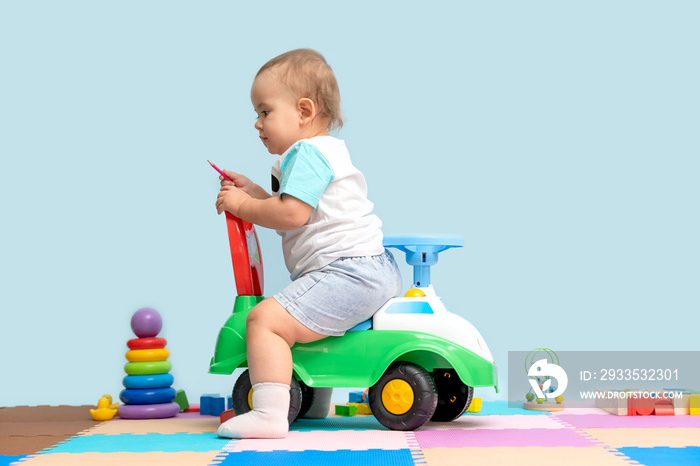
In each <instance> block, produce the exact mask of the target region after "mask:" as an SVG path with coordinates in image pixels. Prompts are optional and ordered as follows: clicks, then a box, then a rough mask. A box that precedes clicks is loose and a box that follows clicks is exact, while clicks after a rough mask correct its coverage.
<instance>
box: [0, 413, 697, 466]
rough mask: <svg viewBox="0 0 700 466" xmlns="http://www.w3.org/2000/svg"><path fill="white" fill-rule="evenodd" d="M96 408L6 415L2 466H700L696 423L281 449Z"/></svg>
mask: <svg viewBox="0 0 700 466" xmlns="http://www.w3.org/2000/svg"><path fill="white" fill-rule="evenodd" d="M90 408H94V406H78V407H75V406H57V407H49V406H43V407H42V406H40V407H12V408H0V465H9V464H17V465H71V466H75V465H129V466H135V465H151V466H156V465H168V466H175V465H188V466H197V465H276V464H280V465H282V464H284V465H298V466H302V465H303V466H316V465H329V464H331V465H334V466H340V465H358V466H359V465H363V466H367V465H386V466H402V465H407V466H413V465H538V466H540V465H542V464H560V465H596V466H607V465H620V466H623V465H647V466H656V465H700V416H694V415H666V416H657V415H648V416H639V415H637V416H618V415H615V414H612V413H609V412H607V411H604V410H602V409H598V408H591V409H572V410H566V409H564V410H563V411H556V412H549V411H532V410H525V409H517V408H509V407H508V406H507V403H506V402H501V401H491V402H489V401H484V402H483V404H482V406H481V409H480V411H479V412H475V413H474V412H468V413H466V414H464V415H463V416H460V417H459V418H458V419H456V420H454V421H452V422H449V423H437V422H428V423H426V424H424V425H423V426H422V427H420V428H419V429H416V430H414V431H397V430H389V429H388V428H386V427H384V426H383V425H381V424H380V423H379V422H378V421H377V420H376V419H375V418H374V417H373V416H371V415H360V414H356V415H353V416H339V415H335V410H332V411H331V414H330V416H329V417H327V418H326V419H300V420H297V421H296V422H294V423H293V424H292V425H291V429H290V432H289V435H288V436H287V437H286V438H284V439H278V440H230V439H222V438H218V437H217V436H216V433H215V432H216V429H217V427H218V426H219V423H220V418H219V416H213V415H203V414H200V413H199V412H182V413H179V414H178V415H176V416H175V417H172V418H168V419H121V418H119V417H115V418H113V419H112V420H108V421H95V420H94V419H93V418H92V416H91V415H90V411H89V409H90Z"/></svg>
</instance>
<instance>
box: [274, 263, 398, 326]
mask: <svg viewBox="0 0 700 466" xmlns="http://www.w3.org/2000/svg"><path fill="white" fill-rule="evenodd" d="M399 293H401V274H400V272H399V269H398V267H397V266H396V262H395V261H394V256H393V255H392V254H391V252H389V251H388V250H384V253H383V254H380V255H378V256H363V257H343V258H340V259H337V260H335V261H333V262H331V263H330V264H328V265H326V266H325V267H321V268H320V269H317V270H312V271H311V272H308V273H305V274H304V275H302V276H301V277H299V278H298V279H296V280H294V281H293V282H292V283H291V284H290V285H288V286H287V287H286V288H284V289H283V290H282V291H280V292H279V293H277V294H276V295H275V296H274V298H275V299H276V300H277V302H278V303H280V304H281V305H282V307H284V308H285V309H286V310H287V311H288V312H289V313H290V314H291V315H292V316H293V317H294V318H295V319H296V320H298V321H299V322H301V323H302V324H304V325H305V326H306V327H308V328H309V329H310V330H313V331H314V332H316V333H320V334H322V335H328V336H340V335H343V334H344V333H345V331H346V330H348V329H350V328H352V327H354V326H355V325H357V324H359V323H360V322H364V321H365V320H367V319H369V318H370V317H372V316H373V315H374V313H375V312H377V311H378V310H379V308H380V307H382V305H383V304H384V303H386V302H387V301H388V300H389V299H390V298H393V297H394V296H397V295H398V294H399Z"/></svg>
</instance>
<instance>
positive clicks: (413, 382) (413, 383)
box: [369, 362, 438, 430]
mask: <svg viewBox="0 0 700 466" xmlns="http://www.w3.org/2000/svg"><path fill="white" fill-rule="evenodd" d="M437 401H438V396H437V392H436V390H435V384H434V383H433V378H432V377H431V376H430V374H429V373H428V372H427V371H426V370H425V369H423V368H422V367H420V366H418V365H416V364H413V363H410V362H395V363H393V364H392V365H391V366H389V368H388V369H387V370H386V372H384V375H382V377H381V378H380V379H379V381H378V382H377V383H376V384H374V385H372V386H371V387H370V389H369V406H370V408H371V409H372V414H374V417H376V418H377V420H378V421H379V422H380V423H381V424H382V425H384V426H386V427H388V428H389V429H392V430H414V429H417V428H418V427H420V426H422V425H423V424H425V423H426V422H428V421H429V420H430V418H431V417H432V416H433V413H434V412H435V407H436V406H437Z"/></svg>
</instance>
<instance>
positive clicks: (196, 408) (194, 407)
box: [183, 405, 199, 413]
mask: <svg viewBox="0 0 700 466" xmlns="http://www.w3.org/2000/svg"><path fill="white" fill-rule="evenodd" d="M183 412H185V413H198V412H199V405H190V407H189V408H187V409H186V410H185V411H183Z"/></svg>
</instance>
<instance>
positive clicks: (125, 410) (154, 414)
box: [117, 403, 180, 419]
mask: <svg viewBox="0 0 700 466" xmlns="http://www.w3.org/2000/svg"><path fill="white" fill-rule="evenodd" d="M179 412H180V405H178V404H177V403H161V404H155V405H120V406H119V408H117V415H118V416H119V417H120V418H122V419H163V418H166V417H173V416H176V415H177V413H179Z"/></svg>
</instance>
